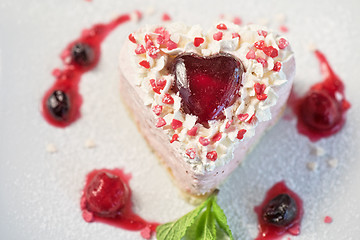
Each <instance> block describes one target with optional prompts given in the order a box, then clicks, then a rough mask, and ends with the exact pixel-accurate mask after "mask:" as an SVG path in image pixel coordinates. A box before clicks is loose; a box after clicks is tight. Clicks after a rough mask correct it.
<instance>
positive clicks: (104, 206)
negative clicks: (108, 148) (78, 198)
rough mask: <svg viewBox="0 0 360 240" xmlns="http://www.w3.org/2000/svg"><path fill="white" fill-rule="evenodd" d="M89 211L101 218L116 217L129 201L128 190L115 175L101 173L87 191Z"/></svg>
mask: <svg viewBox="0 0 360 240" xmlns="http://www.w3.org/2000/svg"><path fill="white" fill-rule="evenodd" d="M85 197H86V202H87V207H88V210H90V211H92V212H94V213H97V214H99V215H101V216H107V217H111V216H114V215H116V214H117V213H118V212H119V211H120V210H121V209H122V208H123V207H124V206H125V203H126V202H127V200H128V190H127V188H126V186H125V184H124V183H123V182H122V180H121V179H120V178H119V177H118V176H116V175H113V174H110V173H107V172H99V173H98V174H96V175H95V176H94V178H93V179H92V180H91V182H90V184H89V185H88V187H87V189H85Z"/></svg>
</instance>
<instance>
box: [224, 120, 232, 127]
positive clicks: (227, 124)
mask: <svg viewBox="0 0 360 240" xmlns="http://www.w3.org/2000/svg"><path fill="white" fill-rule="evenodd" d="M232 122H233V120H229V121H228V122H227V123H226V125H225V129H228V128H229V127H230V126H231V124H232Z"/></svg>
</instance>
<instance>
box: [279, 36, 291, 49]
mask: <svg viewBox="0 0 360 240" xmlns="http://www.w3.org/2000/svg"><path fill="white" fill-rule="evenodd" d="M278 46H279V48H280V49H284V48H286V47H287V46H289V42H288V41H287V40H286V39H285V38H280V39H279V43H278Z"/></svg>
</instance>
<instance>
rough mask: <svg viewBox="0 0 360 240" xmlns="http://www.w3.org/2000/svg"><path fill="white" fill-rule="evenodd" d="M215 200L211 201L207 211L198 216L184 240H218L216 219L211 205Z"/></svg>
mask: <svg viewBox="0 0 360 240" xmlns="http://www.w3.org/2000/svg"><path fill="white" fill-rule="evenodd" d="M214 199H215V198H211V199H209V202H208V204H207V206H206V210H205V211H203V212H202V213H201V214H200V216H198V217H197V218H196V220H195V222H194V224H193V225H192V226H190V227H189V229H188V230H187V232H186V235H185V238H184V239H189V240H190V239H192V240H216V228H215V226H216V224H215V217H214V214H213V213H212V211H211V205H212V204H213V202H214Z"/></svg>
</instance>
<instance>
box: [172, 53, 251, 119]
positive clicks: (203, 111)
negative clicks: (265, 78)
mask: <svg viewBox="0 0 360 240" xmlns="http://www.w3.org/2000/svg"><path fill="white" fill-rule="evenodd" d="M172 71H173V73H174V75H175V86H174V91H175V92H177V91H179V93H180V97H181V98H182V110H183V111H184V112H185V113H188V114H192V115H196V116H198V122H199V123H202V124H203V125H205V126H206V125H207V121H208V120H213V119H223V118H224V115H223V110H224V109H225V108H226V107H228V106H230V105H231V104H233V103H234V101H235V100H236V97H237V94H238V92H239V89H240V86H241V78H242V74H243V72H244V67H243V65H242V63H241V62H240V60H238V59H236V58H235V57H233V56H231V55H229V54H223V53H222V54H217V55H214V56H209V57H201V56H199V55H196V54H182V55H180V56H178V57H176V58H175V59H174V62H173V69H172Z"/></svg>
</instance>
